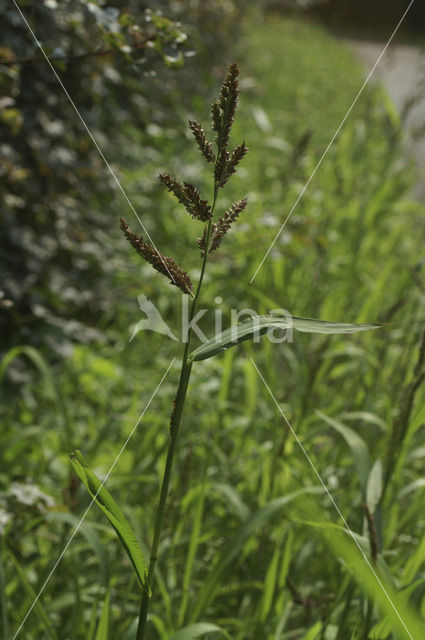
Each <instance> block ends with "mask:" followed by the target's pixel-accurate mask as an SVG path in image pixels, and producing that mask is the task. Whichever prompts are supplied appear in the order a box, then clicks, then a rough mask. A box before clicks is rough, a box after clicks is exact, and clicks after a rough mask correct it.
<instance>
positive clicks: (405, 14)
mask: <svg viewBox="0 0 425 640" xmlns="http://www.w3.org/2000/svg"><path fill="white" fill-rule="evenodd" d="M414 1H415V0H411V1H410V3H409V6H408V7H407V9H406V11H405V12H404V13H403V15H402V17H401V18H400V21H399V23H398V24H397V26H396V28H395V29H394V31H393V33H392V35H391V37H390V39H389V40H388V42H387V44H386V45H385V47H384V48H383V50H382V52H381V55H380V56H379V58H378V59H377V61H376V62H375V64H374V65H373V67H372V69H371V70H370V73H369V75H368V76H367V78H366V80H365V81H364V82H363V84H362V86H361V88H360V91H359V92H358V94H357V95H356V97H355V98H354V100H353V103H352V105H351V107H350V108H349V109H348V111H347V113H346V114H345V116H344V118H343V120H342V121H341V124H340V125H339V127H338V129H337V130H336V131H335V133H334V135H333V136H332V138H331V141H330V142H329V144H328V146H327V147H326V149H325V150H324V152H323V154H322V155H321V157H320V160H319V162H318V163H317V164H316V166H315V168H314V170H313V173H312V174H311V176H310V177H309V179H308V180H307V182H306V183H305V185H304V187H303V188H302V190H301V192H300V194H299V196H298V198H297V199H296V200H295V202H294V204H293V205H292V209H291V210H290V212H289V213H288V215H287V216H286V218H285V220H284V221H283V224H282V226H281V227H280V229H279V231H278V232H277V234H276V235H275V237H274V238H273V240H272V243H271V245H270V246H269V248H268V249H267V251H266V253H265V254H264V256H263V259H262V260H261V262H260V264H259V265H258V267H257V269H256V270H255V273H254V275H253V276H252V278H251V280H250V281H249V284H252V282H253V281H254V278H255V276H256V275H257V273H258V272H259V271H260V269H261V267H262V266H263V263H264V261H265V260H266V258H267V256H268V255H269V253H270V251H271V250H272V249H273V247H274V245H275V244H276V241H277V239H278V237H279V236H280V234H281V233H282V231H283V229H284V227H285V225H286V223H287V222H288V220H289V218H290V217H291V215H292V214H293V212H294V211H295V208H296V207H297V205H298V203H299V201H300V200H301V198H302V197H303V195H304V194H305V192H306V191H307V189H308V187H309V185H310V182H311V181H312V180H313V178H314V176H315V175H316V173H317V170H318V169H319V167H320V165H321V164H322V162H323V160H324V159H325V158H326V156H327V154H328V151H329V149H330V148H331V147H332V145H333V143H334V142H335V140H336V139H337V137H338V135H339V133H340V131H341V129H342V127H343V126H344V124H345V123H346V121H347V118H348V117H349V115H350V114H351V112H352V110H353V109H354V107H355V106H356V104H357V102H358V99H359V98H360V96H361V95H362V93H363V91H364V89H365V87H366V85H367V84H368V82H369V80H370V79H371V77H372V76H373V74H374V73H375V69H376V67H377V66H378V64H379V63H380V62H381V60H382V58H383V56H384V55H385V53H386V51H387V49H388V47H389V46H390V44H391V42H392V41H393V38H394V36H395V35H396V33H397V31H398V30H399V28H400V27H401V25H402V23H403V20H404V19H405V17H406V16H407V14H408V12H409V10H410V7H411V6H412V5H413V3H414Z"/></svg>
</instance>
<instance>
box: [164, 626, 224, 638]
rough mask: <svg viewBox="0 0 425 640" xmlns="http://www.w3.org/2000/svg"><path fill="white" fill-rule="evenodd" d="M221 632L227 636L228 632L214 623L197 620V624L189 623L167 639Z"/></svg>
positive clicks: (196, 636) (197, 636) (195, 636)
mask: <svg viewBox="0 0 425 640" xmlns="http://www.w3.org/2000/svg"><path fill="white" fill-rule="evenodd" d="M214 632H216V633H221V634H222V635H224V636H226V637H227V638H229V637H230V636H228V634H227V633H226V632H225V631H224V629H221V627H218V626H217V625H216V624H210V623H209V622H198V623H197V624H190V625H188V626H187V627H184V629H180V631H177V633H175V634H174V635H172V636H171V638H169V639H168V640H194V639H195V638H199V637H200V636H204V635H205V634H206V633H214Z"/></svg>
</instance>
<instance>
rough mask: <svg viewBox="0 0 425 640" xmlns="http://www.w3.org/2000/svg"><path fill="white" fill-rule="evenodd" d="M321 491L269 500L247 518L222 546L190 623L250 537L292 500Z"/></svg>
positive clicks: (309, 490)
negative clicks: (231, 537)
mask: <svg viewBox="0 0 425 640" xmlns="http://www.w3.org/2000/svg"><path fill="white" fill-rule="evenodd" d="M322 491H323V490H322V488H321V487H305V488H303V489H299V490H298V491H294V492H293V493H290V494H288V495H286V496H282V497H280V498H276V499H275V500H271V501H270V502H269V503H268V504H266V505H265V506H264V507H261V508H260V509H258V511H256V513H254V514H253V515H252V516H249V518H248V519H247V521H246V522H245V523H244V524H243V525H242V527H241V528H240V529H239V531H238V532H237V533H236V535H235V537H234V538H233V540H231V541H230V542H229V543H228V544H226V545H225V546H224V548H223V551H222V553H221V555H220V557H219V559H218V561H217V563H216V566H215V567H214V569H213V570H212V571H211V573H210V574H209V576H208V578H207V580H206V582H205V584H204V586H203V587H202V589H201V590H200V593H199V594H198V596H197V598H196V602H195V606H194V607H193V611H192V616H191V622H195V621H196V620H197V619H199V618H200V616H202V615H203V613H204V612H205V610H206V608H207V607H208V605H209V604H210V603H211V601H212V600H213V599H214V595H215V593H216V591H217V589H218V588H219V583H220V578H221V577H222V574H223V573H224V571H225V569H226V568H227V567H228V565H229V564H230V563H231V562H232V560H233V559H234V558H235V557H236V556H237V555H238V554H239V553H240V552H241V549H243V547H244V545H245V543H246V542H247V540H248V539H249V538H250V537H251V535H252V534H253V533H254V532H255V531H257V530H258V529H260V528H261V527H262V526H264V525H265V524H266V522H267V521H268V520H270V519H271V518H272V517H273V516H274V515H275V514H276V513H278V512H279V511H280V510H281V509H283V508H284V507H286V506H287V505H288V504H289V503H290V502H291V501H292V500H295V499H296V498H298V497H299V496H301V495H305V494H306V493H307V494H308V493H321V492H322Z"/></svg>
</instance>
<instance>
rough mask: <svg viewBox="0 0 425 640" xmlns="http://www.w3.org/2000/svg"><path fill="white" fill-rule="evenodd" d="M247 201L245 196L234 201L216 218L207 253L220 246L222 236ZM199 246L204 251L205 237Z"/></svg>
mask: <svg viewBox="0 0 425 640" xmlns="http://www.w3.org/2000/svg"><path fill="white" fill-rule="evenodd" d="M247 203H248V200H247V199H246V198H243V199H242V200H239V201H238V202H235V203H234V204H233V205H232V206H231V207H230V209H228V210H227V211H226V212H225V214H224V216H223V217H222V218H219V219H218V220H217V223H216V224H215V225H214V229H213V230H212V233H211V242H210V248H209V252H208V253H211V252H212V251H215V250H216V249H217V248H218V247H219V246H220V244H221V241H222V239H223V236H225V235H226V233H227V232H228V230H229V229H230V227H231V226H232V224H233V223H234V222H235V220H236V219H237V217H238V216H239V214H240V213H241V212H242V211H243V210H244V209H245V207H246V205H247ZM201 240H202V239H201ZM199 246H200V247H201V249H203V251H205V239H203V246H201V244H200V245H199Z"/></svg>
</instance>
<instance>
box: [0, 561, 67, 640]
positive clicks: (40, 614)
mask: <svg viewBox="0 0 425 640" xmlns="http://www.w3.org/2000/svg"><path fill="white" fill-rule="evenodd" d="M9 556H10V558H11V560H12V562H13V564H14V566H15V569H16V573H17V574H18V576H19V579H20V581H21V582H22V585H23V587H24V590H25V591H26V592H27V595H28V597H29V599H30V600H31V602H33V603H34V613H35V615H36V616H37V618H38V619H39V621H40V623H41V624H42V625H43V626H44V627H45V628H46V632H47V633H48V634H49V636H50V638H52V640H59V638H58V636H57V635H56V631H55V630H54V628H53V626H52V623H51V622H50V620H49V616H48V615H47V613H46V611H45V609H44V607H43V605H42V604H41V601H40V599H37V594H36V592H35V591H34V589H33V587H32V585H31V584H30V582H29V581H28V579H27V577H26V575H25V571H24V570H23V569H22V567H21V565H20V563H19V561H18V559H17V558H16V557H15V556H14V555H13V553H11V552H10V551H9Z"/></svg>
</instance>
